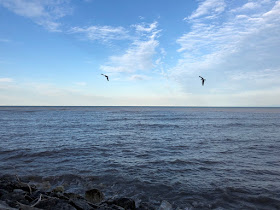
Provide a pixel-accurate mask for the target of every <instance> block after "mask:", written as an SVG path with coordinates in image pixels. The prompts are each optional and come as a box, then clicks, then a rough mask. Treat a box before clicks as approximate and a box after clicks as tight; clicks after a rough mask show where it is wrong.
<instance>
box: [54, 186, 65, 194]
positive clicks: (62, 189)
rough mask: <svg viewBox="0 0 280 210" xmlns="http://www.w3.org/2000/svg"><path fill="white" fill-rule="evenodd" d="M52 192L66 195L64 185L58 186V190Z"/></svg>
mask: <svg viewBox="0 0 280 210" xmlns="http://www.w3.org/2000/svg"><path fill="white" fill-rule="evenodd" d="M52 192H54V193H64V187H63V186H62V185H60V186H57V187H56V188H54V189H53V190H52Z"/></svg>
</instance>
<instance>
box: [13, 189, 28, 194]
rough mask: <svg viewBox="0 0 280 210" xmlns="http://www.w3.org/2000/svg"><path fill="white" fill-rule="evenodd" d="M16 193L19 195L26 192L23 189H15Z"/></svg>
mask: <svg viewBox="0 0 280 210" xmlns="http://www.w3.org/2000/svg"><path fill="white" fill-rule="evenodd" d="M13 192H14V193H18V194H25V193H26V192H25V191H24V190H22V189H14V190H13Z"/></svg>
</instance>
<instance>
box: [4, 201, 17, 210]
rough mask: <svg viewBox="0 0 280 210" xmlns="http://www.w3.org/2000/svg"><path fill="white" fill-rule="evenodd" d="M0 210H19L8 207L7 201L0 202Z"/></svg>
mask: <svg viewBox="0 0 280 210" xmlns="http://www.w3.org/2000/svg"><path fill="white" fill-rule="evenodd" d="M0 209H1V210H17V209H15V208H12V207H10V206H8V204H7V203H6V202H5V201H0Z"/></svg>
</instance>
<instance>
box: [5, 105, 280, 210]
mask: <svg viewBox="0 0 280 210" xmlns="http://www.w3.org/2000/svg"><path fill="white" fill-rule="evenodd" d="M5 173H8V174H18V175H21V176H29V178H30V179H32V180H34V181H38V182H39V181H41V180H42V179H44V180H48V181H50V182H51V183H54V184H63V185H64V186H65V188H66V190H67V191H69V192H76V193H81V194H82V193H83V192H84V190H85V189H88V188H92V187H94V188H98V189H100V190H101V191H103V192H104V193H105V196H106V197H107V198H108V197H114V196H127V197H132V198H134V199H135V200H136V202H137V203H139V202H148V203H150V204H151V205H152V206H154V207H158V206H159V205H160V202H161V201H162V200H167V201H168V202H170V203H171V204H172V205H173V207H174V208H177V207H180V208H182V209H183V208H186V207H188V208H190V207H193V208H198V209H208V208H209V209H280V108H191V107H188V108H183V107H182V108H178V107H0V174H5Z"/></svg>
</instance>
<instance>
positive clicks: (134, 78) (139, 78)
mask: <svg viewBox="0 0 280 210" xmlns="http://www.w3.org/2000/svg"><path fill="white" fill-rule="evenodd" d="M129 79H130V80H148V79H150V78H149V77H148V76H146V75H139V74H135V75H132V76H131V77H130V78H129Z"/></svg>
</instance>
